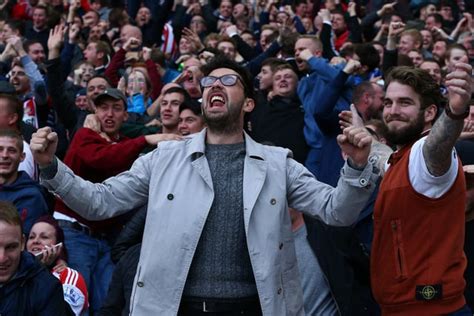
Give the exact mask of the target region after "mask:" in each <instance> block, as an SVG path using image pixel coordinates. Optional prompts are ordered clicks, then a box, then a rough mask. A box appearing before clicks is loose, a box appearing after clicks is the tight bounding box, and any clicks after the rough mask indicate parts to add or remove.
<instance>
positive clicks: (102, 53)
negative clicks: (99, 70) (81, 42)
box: [97, 52, 105, 60]
mask: <svg viewBox="0 0 474 316" xmlns="http://www.w3.org/2000/svg"><path fill="white" fill-rule="evenodd" d="M104 56H105V53H104V52H97V59H99V60H103V59H104Z"/></svg>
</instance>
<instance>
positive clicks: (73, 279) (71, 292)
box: [52, 268, 89, 315]
mask: <svg viewBox="0 0 474 316" xmlns="http://www.w3.org/2000/svg"><path fill="white" fill-rule="evenodd" d="M52 273H53V275H54V276H55V277H57V278H58V279H59V281H60V282H61V284H62V285H63V292H64V301H66V303H68V304H69V306H71V309H72V311H73V312H74V314H75V315H81V314H82V312H83V311H85V310H86V309H87V308H88V307H89V294H88V292H87V285H86V281H85V280H84V278H83V277H82V274H80V273H79V272H77V271H76V270H74V269H71V268H65V269H64V270H62V271H61V272H56V271H52Z"/></svg>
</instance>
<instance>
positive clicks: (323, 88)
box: [298, 57, 352, 186]
mask: <svg viewBox="0 0 474 316" xmlns="http://www.w3.org/2000/svg"><path fill="white" fill-rule="evenodd" d="M309 65H310V68H311V73H310V74H309V75H308V76H306V77H304V78H302V79H301V80H300V82H299V84H298V96H299V98H300V100H301V101H302V103H303V107H304V110H305V127H304V135H305V138H306V142H307V143H308V145H309V147H310V150H309V153H308V157H307V158H306V163H305V166H306V168H308V169H309V171H311V172H312V173H313V174H314V175H315V176H316V177H317V178H318V180H319V181H322V182H324V183H327V184H330V185H332V186H335V185H336V183H337V180H338V179H339V172H340V169H341V167H342V166H343V164H344V161H343V159H342V156H341V150H340V148H339V146H338V144H337V141H336V136H337V133H327V132H325V131H324V130H322V129H321V126H319V125H318V123H317V122H316V120H315V118H314V117H315V115H320V116H321V119H322V120H324V118H325V117H326V116H327V117H329V118H331V117H333V116H332V115H331V113H333V112H334V111H335V113H339V112H340V111H343V110H346V109H349V105H350V102H351V98H352V89H351V83H352V77H350V78H349V79H348V80H347V82H346V83H345V84H344V87H345V88H344V91H343V92H342V93H341V95H340V97H339V98H338V99H337V103H336V104H334V105H333V106H332V107H331V108H329V109H328V110H327V111H328V113H325V112H326V109H324V108H322V107H321V104H322V101H323V100H324V99H325V98H326V96H327V94H328V93H329V89H332V88H333V87H332V86H330V85H328V83H329V82H331V81H332V80H334V79H335V78H336V76H337V75H338V74H339V71H340V68H341V67H340V66H335V67H334V66H331V65H329V63H328V62H327V61H326V60H325V59H323V58H316V57H312V58H311V59H310V60H309ZM320 122H321V121H320ZM328 123H329V122H328ZM336 127H338V126H336Z"/></svg>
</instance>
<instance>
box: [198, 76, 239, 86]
mask: <svg viewBox="0 0 474 316" xmlns="http://www.w3.org/2000/svg"><path fill="white" fill-rule="evenodd" d="M216 80H219V81H220V82H221V83H222V84H223V85H224V86H227V87H231V86H233V85H235V84H236V83H237V80H240V81H242V79H241V78H240V77H239V76H237V75H223V76H221V77H214V76H207V77H203V78H202V79H201V86H202V87H203V88H208V87H210V86H212V85H213V84H214V82H216ZM242 84H243V82H242Z"/></svg>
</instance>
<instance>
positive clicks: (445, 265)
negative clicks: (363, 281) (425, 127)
mask: <svg viewBox="0 0 474 316" xmlns="http://www.w3.org/2000/svg"><path fill="white" fill-rule="evenodd" d="M410 149H411V146H407V147H406V148H403V149H401V150H400V151H398V152H396V153H394V154H393V155H392V158H391V160H390V162H391V166H390V168H389V169H388V171H387V173H386V174H385V176H384V179H383V181H382V183H381V185H380V190H379V193H378V196H377V201H376V203H375V208H374V241H373V245H372V254H371V282H372V290H373V293H374V297H375V299H376V301H377V302H378V303H379V304H380V307H381V309H382V314H383V315H441V314H447V313H450V312H454V311H456V310H458V309H460V308H461V307H463V306H464V305H465V304H466V303H465V299H464V295H463V292H464V287H465V281H464V278H463V273H464V270H465V268H466V257H465V255H464V251H463V246H464V225H465V214H464V212H465V210H464V208H465V205H464V203H465V199H466V190H465V181H464V174H463V172H462V166H461V163H459V170H458V175H457V178H456V180H455V182H454V184H453V186H452V187H451V188H450V189H449V191H448V192H446V193H445V194H444V195H443V196H441V197H440V198H436V199H432V198H428V197H426V196H424V195H422V194H419V193H418V192H416V191H415V189H414V188H413V187H412V185H411V183H410V179H409V175H408V162H409V156H410Z"/></svg>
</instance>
